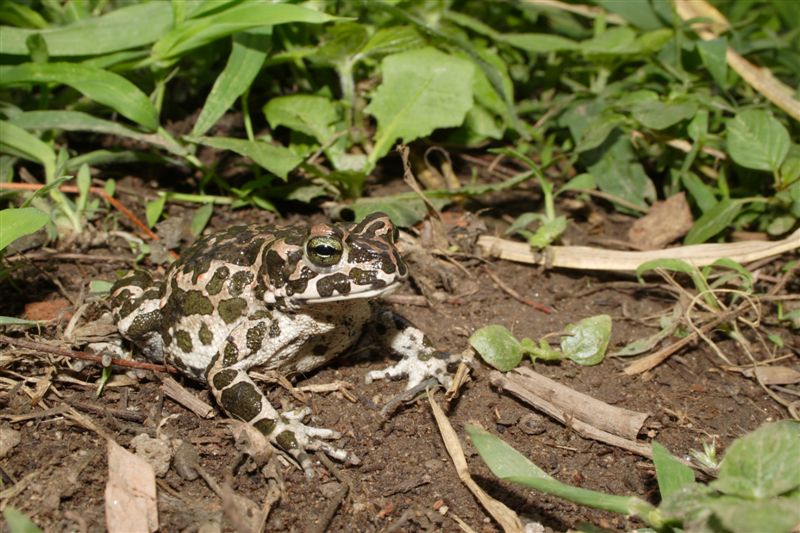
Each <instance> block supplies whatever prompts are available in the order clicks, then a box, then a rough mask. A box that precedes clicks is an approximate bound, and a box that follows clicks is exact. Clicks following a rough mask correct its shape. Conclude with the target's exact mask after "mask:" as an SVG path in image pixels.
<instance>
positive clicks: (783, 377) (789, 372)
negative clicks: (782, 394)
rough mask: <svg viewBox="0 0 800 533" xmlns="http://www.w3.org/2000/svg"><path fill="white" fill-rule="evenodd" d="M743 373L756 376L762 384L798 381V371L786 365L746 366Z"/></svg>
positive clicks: (799, 378) (799, 379)
mask: <svg viewBox="0 0 800 533" xmlns="http://www.w3.org/2000/svg"><path fill="white" fill-rule="evenodd" d="M743 374H744V375H745V376H747V377H749V378H752V377H753V376H754V375H755V376H758V381H760V382H761V383H763V384H764V385H793V384H795V383H800V372H798V371H797V370H796V369H794V368H790V367H788V366H777V365H776V366H759V367H757V368H756V369H755V372H754V371H753V369H752V368H748V369H747V370H745V371H744V372H743Z"/></svg>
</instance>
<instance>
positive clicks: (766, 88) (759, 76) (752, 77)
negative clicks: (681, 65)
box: [675, 0, 800, 120]
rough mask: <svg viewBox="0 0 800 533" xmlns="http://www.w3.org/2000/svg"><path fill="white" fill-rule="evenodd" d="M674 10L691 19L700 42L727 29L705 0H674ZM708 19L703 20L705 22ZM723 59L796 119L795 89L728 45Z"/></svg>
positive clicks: (798, 113) (799, 106)
mask: <svg viewBox="0 0 800 533" xmlns="http://www.w3.org/2000/svg"><path fill="white" fill-rule="evenodd" d="M675 11H676V12H677V14H678V16H679V17H680V18H681V19H682V20H683V21H687V20H694V21H695V22H694V23H693V24H692V29H693V30H694V31H695V33H697V34H698V35H699V36H700V38H701V39H703V40H704V41H710V40H712V39H716V38H717V37H719V34H720V33H723V32H725V31H727V30H728V29H729V28H730V23H729V22H728V20H727V19H726V18H725V16H724V15H723V14H722V13H720V12H719V11H717V9H716V8H715V7H714V6H712V5H711V4H709V3H708V2H706V1H705V0H675ZM709 20H710V21H711V22H710V23H707V22H706V21H709ZM725 59H726V61H727V62H728V65H730V67H731V68H732V69H733V70H735V71H736V73H737V74H739V75H740V76H741V77H742V79H743V80H744V81H746V82H747V83H748V84H749V85H750V86H751V87H753V89H755V90H756V91H758V92H759V93H761V94H763V95H764V96H766V97H767V98H768V99H769V100H770V101H771V102H772V103H773V104H775V105H776V106H778V107H780V108H781V109H783V110H784V111H786V113H788V114H789V115H790V116H792V117H793V118H794V119H795V120H800V100H797V99H796V98H795V97H794V94H795V90H794V89H793V88H792V87H789V86H788V85H786V84H784V83H783V82H782V81H780V80H779V79H778V78H776V77H775V76H774V75H773V74H772V71H771V70H769V69H768V68H766V67H757V66H755V65H754V64H752V63H750V62H749V61H748V60H746V59H745V58H744V57H742V56H741V55H739V54H738V53H737V52H736V51H735V50H734V49H733V48H732V47H730V46H728V48H727V50H726V53H725Z"/></svg>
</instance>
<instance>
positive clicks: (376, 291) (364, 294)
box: [297, 280, 401, 304]
mask: <svg viewBox="0 0 800 533" xmlns="http://www.w3.org/2000/svg"><path fill="white" fill-rule="evenodd" d="M400 285H401V283H400V280H397V281H395V282H393V283H390V284H389V285H385V286H383V287H376V288H372V289H367V290H360V291H357V292H351V293H348V294H334V295H332V296H309V297H306V298H298V299H297V301H299V302H301V303H303V304H316V303H327V302H341V301H344V300H363V299H365V298H375V297H378V296H383V295H386V294H389V293H391V292H394V291H396V290H397V289H398V288H399V287H400Z"/></svg>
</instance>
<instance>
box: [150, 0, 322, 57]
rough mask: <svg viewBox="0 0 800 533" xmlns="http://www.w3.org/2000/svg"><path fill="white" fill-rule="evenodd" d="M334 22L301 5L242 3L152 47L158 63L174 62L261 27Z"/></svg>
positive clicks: (181, 26)
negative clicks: (230, 37) (172, 60)
mask: <svg viewBox="0 0 800 533" xmlns="http://www.w3.org/2000/svg"><path fill="white" fill-rule="evenodd" d="M331 20H336V17H332V16H330V15H327V14H325V13H322V12H320V11H314V10H313V9H308V8H306V7H302V6H298V5H292V4H266V3H256V2H243V3H241V4H238V5H234V6H233V7H229V8H227V9H223V10H221V11H218V12H213V13H210V14H208V15H207V16H203V17H199V18H192V19H189V20H186V21H185V22H183V23H182V24H179V25H178V26H177V27H176V28H174V29H173V30H172V31H170V32H169V33H168V34H166V35H165V36H164V37H162V38H161V39H159V40H158V42H157V43H156V44H155V45H153V49H152V57H153V58H154V59H155V60H156V61H165V60H170V59H174V58H177V57H179V56H182V55H183V54H185V53H186V52H189V51H190V50H193V49H195V48H198V47H200V46H204V45H206V44H208V43H211V42H213V41H216V40H217V39H221V38H222V37H226V36H228V35H231V34H234V33H239V32H242V31H246V30H249V29H251V28H256V27H258V26H276V25H278V24H286V23H289V22H306V23H310V24H322V23H324V22H328V21H331Z"/></svg>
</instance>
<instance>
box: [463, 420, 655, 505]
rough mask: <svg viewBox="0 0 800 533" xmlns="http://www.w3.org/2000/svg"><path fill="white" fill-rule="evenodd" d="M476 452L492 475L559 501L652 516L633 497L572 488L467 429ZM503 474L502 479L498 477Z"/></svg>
mask: <svg viewBox="0 0 800 533" xmlns="http://www.w3.org/2000/svg"><path fill="white" fill-rule="evenodd" d="M467 432H468V433H469V435H470V438H471V439H472V443H473V445H474V446H475V449H476V450H478V453H479V454H480V456H481V459H483V461H484V462H485V463H486V465H487V466H488V467H489V469H490V470H491V471H492V473H493V474H494V475H496V476H497V477H499V478H501V479H505V480H507V481H511V482H513V483H519V484H521V485H524V486H526V487H530V488H532V489H535V490H538V491H541V492H545V493H547V494H552V495H554V496H558V497H560V498H564V499H567V500H569V501H572V502H575V503H578V504H580V505H587V506H589V507H593V508H595V509H604V510H607V511H612V512H615V513H620V514H623V515H636V516H639V517H641V518H642V519H644V520H648V519H649V518H650V517H651V516H652V514H651V513H652V512H653V510H654V509H653V506H651V505H650V504H648V503H647V502H645V501H643V500H640V499H639V498H636V497H633V496H614V495H612V494H603V493H602V492H597V491H593V490H588V489H582V488H580V487H573V486H571V485H567V484H566V483H561V482H560V481H558V480H556V479H553V478H552V477H550V476H548V475H547V474H546V473H545V472H544V471H542V469H541V468H539V467H537V466H536V465H535V464H533V463H531V462H530V461H529V460H528V459H526V458H525V456H523V455H522V454H520V453H519V452H518V451H517V450H515V449H514V448H512V447H511V446H509V445H508V444H506V443H505V442H503V441H502V440H501V439H499V438H497V437H495V436H494V435H492V434H490V433H487V432H485V431H482V430H480V429H478V428H474V427H470V426H467ZM501 474H502V475H501Z"/></svg>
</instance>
